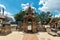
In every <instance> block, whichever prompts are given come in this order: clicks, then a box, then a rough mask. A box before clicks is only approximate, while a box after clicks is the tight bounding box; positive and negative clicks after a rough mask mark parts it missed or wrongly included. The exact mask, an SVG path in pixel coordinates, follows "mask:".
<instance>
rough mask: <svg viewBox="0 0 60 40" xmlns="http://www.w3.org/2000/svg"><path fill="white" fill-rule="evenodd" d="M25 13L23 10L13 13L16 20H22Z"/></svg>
mask: <svg viewBox="0 0 60 40" xmlns="http://www.w3.org/2000/svg"><path fill="white" fill-rule="evenodd" d="M24 15H26V12H25V11H20V12H19V13H17V14H15V15H14V18H15V20H16V21H23V16H24Z"/></svg>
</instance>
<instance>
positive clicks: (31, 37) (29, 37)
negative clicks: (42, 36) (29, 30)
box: [23, 34, 38, 40]
mask: <svg viewBox="0 0 60 40" xmlns="http://www.w3.org/2000/svg"><path fill="white" fill-rule="evenodd" d="M23 40H38V37H37V35H36V34H24V36H23Z"/></svg>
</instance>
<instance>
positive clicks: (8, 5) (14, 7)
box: [0, 0, 60, 17]
mask: <svg viewBox="0 0 60 40" xmlns="http://www.w3.org/2000/svg"><path fill="white" fill-rule="evenodd" d="M29 4H31V6H32V8H34V9H36V11H37V12H41V11H45V12H46V11H50V12H51V13H52V14H55V16H56V17H59V16H60V0H0V7H3V8H4V9H5V14H8V15H9V16H10V15H14V14H16V13H18V12H19V11H20V10H22V9H23V10H25V9H26V8H27V5H29ZM11 17H12V16H11Z"/></svg>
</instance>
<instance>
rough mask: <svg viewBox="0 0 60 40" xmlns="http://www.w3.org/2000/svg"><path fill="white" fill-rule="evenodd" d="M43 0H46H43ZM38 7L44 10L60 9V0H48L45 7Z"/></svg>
mask: <svg viewBox="0 0 60 40" xmlns="http://www.w3.org/2000/svg"><path fill="white" fill-rule="evenodd" d="M42 1H44V0H42ZM42 3H43V2H42ZM40 4H41V3H40ZM38 9H39V10H42V11H51V10H58V11H60V0H46V1H45V4H43V7H42V8H38Z"/></svg>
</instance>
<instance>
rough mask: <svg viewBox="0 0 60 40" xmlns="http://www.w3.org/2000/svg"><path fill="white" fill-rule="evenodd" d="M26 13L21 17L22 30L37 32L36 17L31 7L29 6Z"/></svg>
mask: <svg viewBox="0 0 60 40" xmlns="http://www.w3.org/2000/svg"><path fill="white" fill-rule="evenodd" d="M26 13H27V14H26V15H25V16H24V17H23V31H24V32H29V31H30V32H34V33H35V32H37V24H36V19H35V16H34V13H33V9H32V8H31V7H30V6H29V7H28V9H27V11H26Z"/></svg>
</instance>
